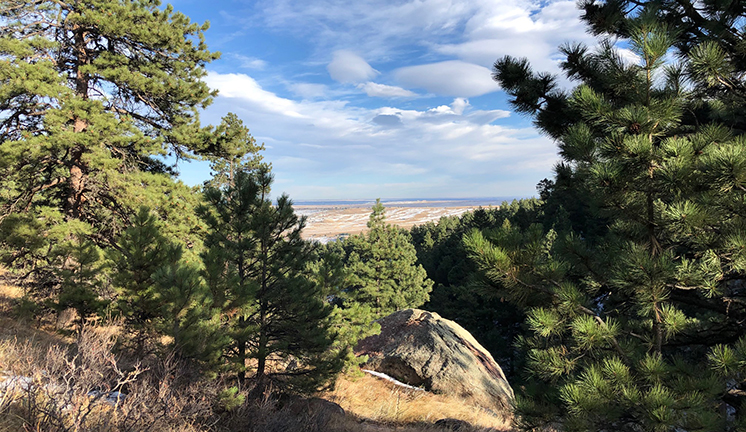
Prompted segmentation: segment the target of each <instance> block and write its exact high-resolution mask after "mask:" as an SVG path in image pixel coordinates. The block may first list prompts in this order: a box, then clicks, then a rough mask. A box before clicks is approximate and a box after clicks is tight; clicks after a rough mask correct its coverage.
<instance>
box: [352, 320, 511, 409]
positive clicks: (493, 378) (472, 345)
mask: <svg viewBox="0 0 746 432" xmlns="http://www.w3.org/2000/svg"><path fill="white" fill-rule="evenodd" d="M378 322H379V324H380V325H381V333H380V334H378V335H375V336H370V337H368V338H365V339H363V340H362V341H360V343H359V344H358V346H357V348H356V350H355V353H356V354H357V355H359V356H362V355H367V356H368V362H367V363H366V364H365V366H364V367H365V368H366V369H371V370H375V371H378V372H382V373H385V374H387V375H389V376H391V377H393V378H395V379H397V380H399V381H402V382H404V383H406V384H409V385H413V386H418V387H422V388H424V389H425V390H428V391H431V392H434V393H441V394H446V395H452V396H458V397H461V398H462V399H465V400H466V401H470V402H472V403H474V404H476V405H479V406H481V407H483V408H485V409H488V410H490V411H493V412H495V413H496V414H500V415H505V416H507V415H509V411H510V405H511V402H512V400H513V389H512V388H511V387H510V384H508V381H507V380H506V379H505V375H504V374H503V371H502V369H501V368H500V365H498V364H497V363H496V362H495V360H494V359H493V358H492V355H491V354H490V353H489V352H488V351H487V350H485V349H484V348H483V347H482V346H481V345H480V344H479V342H477V341H476V340H475V339H474V337H473V336H472V335H471V334H470V333H469V332H467V331H466V330H464V328H463V327H461V326H460V325H458V324H456V323H455V322H453V321H450V320H447V319H444V318H441V317H440V316H439V315H438V314H436V313H433V312H427V311H423V310H419V309H406V310H402V311H398V312H395V313H393V314H391V315H389V316H387V317H385V318H382V319H380V320H379V321H378Z"/></svg>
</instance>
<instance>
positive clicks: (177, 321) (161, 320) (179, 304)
mask: <svg viewBox="0 0 746 432" xmlns="http://www.w3.org/2000/svg"><path fill="white" fill-rule="evenodd" d="M161 231H162V225H161V224H160V223H159V221H158V219H157V217H156V216H155V215H154V214H153V212H151V211H150V209H149V208H147V207H141V208H140V210H139V211H138V213H137V214H136V215H135V216H134V217H133V219H132V226H130V227H129V228H127V229H126V230H125V231H124V232H123V233H122V235H121V236H120V237H119V240H118V242H117V248H116V249H113V250H111V251H110V253H109V259H110V261H111V262H112V270H113V271H112V284H113V286H114V290H115V292H116V299H115V301H114V304H113V308H112V309H113V311H114V312H115V313H116V314H117V315H119V316H121V317H122V318H123V319H124V323H125V324H126V328H127V329H128V330H129V331H132V332H133V333H134V342H135V349H136V352H138V353H139V354H142V353H143V351H144V348H145V344H146V342H147V340H148V339H150V340H151V342H152V341H153V340H154V339H155V337H156V336H158V335H162V334H165V335H168V336H171V337H173V338H174V345H175V346H176V347H177V348H178V349H179V350H180V351H181V353H182V354H184V355H187V356H194V357H203V356H207V357H211V356H212V355H213V354H214V351H215V349H216V348H211V349H207V348H205V349H202V350H198V349H197V348H196V346H197V345H196V344H195V342H196V341H193V340H190V338H188V337H187V336H188V335H189V334H190V333H194V332H203V333H204V332H206V331H207V328H208V327H209V324H210V320H211V319H212V315H213V314H212V313H211V311H210V310H209V308H207V309H205V308H202V307H201V303H203V302H204V299H205V297H206V294H207V292H206V287H205V286H204V284H203V281H202V279H201V276H200V274H199V267H197V263H196V262H195V261H192V262H191V263H190V262H188V259H185V258H184V257H183V252H182V251H183V249H182V247H181V246H180V245H178V244H176V243H175V242H173V241H171V240H169V239H168V238H166V237H165V236H164V235H163V233H162V232H161ZM187 316H189V319H186V317H187ZM197 318H198V319H197ZM201 321H204V324H201V323H200V322H201ZM197 327H201V329H200V330H198V329H197ZM217 340H219V338H218V339H217ZM217 340H216V339H215V337H214V335H213V337H209V338H206V339H204V342H205V343H207V344H208V345H210V344H213V343H215V342H216V341H217ZM185 345H189V346H190V347H191V348H185ZM202 351H210V352H205V353H203V352H202Z"/></svg>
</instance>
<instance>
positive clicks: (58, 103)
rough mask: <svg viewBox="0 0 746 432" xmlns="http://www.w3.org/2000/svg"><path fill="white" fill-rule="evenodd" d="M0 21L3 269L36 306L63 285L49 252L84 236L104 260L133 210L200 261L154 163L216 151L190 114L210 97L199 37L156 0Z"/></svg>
mask: <svg viewBox="0 0 746 432" xmlns="http://www.w3.org/2000/svg"><path fill="white" fill-rule="evenodd" d="M0 17H2V22H3V24H2V27H0V54H1V55H2V58H3V59H4V60H3V62H2V64H0V82H2V83H3V85H2V90H0V105H2V106H3V110H2V113H1V114H0V191H2V192H1V193H0V232H2V236H0V249H2V252H0V254H1V255H2V260H3V262H4V263H5V264H6V265H9V266H11V268H12V269H14V270H16V271H21V272H22V276H24V277H25V278H26V279H27V280H31V279H33V280H34V283H35V285H36V287H37V288H38V291H40V292H37V293H34V294H35V295H37V296H38V297H41V298H44V297H46V296H47V295H49V294H50V293H53V292H54V289H55V287H56V286H58V285H59V284H60V283H61V280H60V279H58V276H59V275H60V273H59V272H60V267H59V265H60V264H61V263H60V262H59V261H55V256H54V253H53V252H54V249H55V248H56V247H57V246H56V245H58V244H60V243H61V242H65V241H68V240H69V238H68V236H69V233H71V232H85V234H83V235H84V236H85V237H86V239H87V240H89V241H92V242H93V243H95V244H96V245H97V246H98V247H101V248H107V247H111V246H112V245H113V244H114V243H115V242H116V239H117V237H118V235H119V234H120V233H121V232H122V230H123V229H124V228H125V227H126V226H127V225H128V223H129V218H130V217H131V216H132V215H133V213H135V212H136V209H137V208H138V207H140V206H141V205H147V206H149V207H151V208H153V209H158V212H159V213H160V215H159V216H160V217H161V218H162V219H163V220H166V221H168V223H167V225H166V226H165V227H164V231H168V232H169V235H170V237H172V238H174V239H176V240H177V241H178V242H180V243H182V244H184V245H187V246H195V247H197V248H198V247H199V240H198V239H197V237H196V234H197V232H198V231H199V229H198V228H197V225H196V218H194V217H193V216H192V220H191V221H189V220H188V218H189V214H191V213H192V212H191V208H193V207H194V205H195V200H196V199H197V198H196V196H195V194H194V192H193V191H192V190H191V189H190V188H187V187H186V186H184V185H183V184H181V183H179V182H175V181H174V179H173V175H174V174H175V171H174V170H173V168H172V167H169V166H167V165H165V164H164V163H163V162H162V161H161V158H162V157H163V156H167V155H172V156H176V157H178V158H189V157H194V156H195V155H202V154H209V153H210V152H219V151H220V150H221V149H220V148H219V144H220V143H218V144H215V143H213V142H212V141H216V140H211V138H210V136H211V133H212V131H211V130H210V129H202V128H201V127H200V125H199V121H198V115H197V113H198V110H199V109H201V108H204V107H205V106H207V105H208V104H209V103H210V101H211V99H212V97H213V96H214V95H215V92H213V91H211V90H210V89H209V88H208V87H207V85H206V84H205V83H204V82H203V81H202V78H203V77H204V76H205V74H206V71H205V69H204V67H205V65H206V64H207V63H208V62H210V61H212V60H214V59H216V58H217V57H218V55H217V54H215V53H211V52H209V51H208V50H207V47H206V46H205V44H204V41H203V32H204V31H205V30H206V29H207V25H197V24H194V23H191V22H190V21H189V19H188V18H187V17H185V16H184V15H182V14H180V13H176V12H174V11H173V8H172V7H170V6H168V7H165V8H161V7H160V2H159V1H156V0H148V1H131V0H126V1H114V0H86V1H46V0H44V1H35V2H26V1H17V0H7V1H3V2H1V3H0ZM217 141H219V140H217ZM179 205H181V206H183V207H185V208H186V209H187V211H180V210H177V207H178V206H179ZM182 210H183V209H182ZM80 222H82V223H84V224H85V225H87V227H88V228H81V227H80V226H79V223H80ZM75 295H76V296H79V295H82V293H77V294H75Z"/></svg>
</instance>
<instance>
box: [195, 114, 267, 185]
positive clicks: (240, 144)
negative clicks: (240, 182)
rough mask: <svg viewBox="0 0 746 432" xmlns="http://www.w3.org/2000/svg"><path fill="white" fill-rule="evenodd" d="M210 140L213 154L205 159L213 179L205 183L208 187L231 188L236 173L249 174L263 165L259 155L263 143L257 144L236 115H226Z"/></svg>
mask: <svg viewBox="0 0 746 432" xmlns="http://www.w3.org/2000/svg"><path fill="white" fill-rule="evenodd" d="M211 138H212V139H213V140H214V142H213V143H211V147H212V148H214V149H216V151H215V152H214V153H213V154H212V155H210V156H208V160H209V161H210V170H211V171H212V178H211V179H210V180H209V181H208V183H209V185H210V186H212V187H215V188H219V187H220V186H221V185H225V184H231V185H232V184H233V181H234V180H233V178H234V176H235V175H236V173H237V172H239V171H251V170H254V169H257V168H259V166H260V165H263V162H262V156H261V155H260V154H259V152H260V151H263V150H264V144H260V145H257V144H256V140H255V139H254V137H252V136H251V135H250V134H249V128H247V127H246V126H244V124H243V121H241V119H239V118H238V116H237V115H235V114H233V113H228V114H227V115H226V116H225V117H223V120H222V122H221V123H220V125H219V126H218V127H217V128H216V129H215V132H214V133H213V134H212V137H211ZM267 167H268V168H271V166H269V165H267Z"/></svg>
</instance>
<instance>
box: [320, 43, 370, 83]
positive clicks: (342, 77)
mask: <svg viewBox="0 0 746 432" xmlns="http://www.w3.org/2000/svg"><path fill="white" fill-rule="evenodd" d="M326 69H327V70H328V71H329V75H330V76H331V77H332V79H333V80H335V81H339V82H341V83H353V84H355V83H359V82H363V81H368V80H370V79H372V78H374V77H375V76H376V75H378V71H376V70H375V69H373V68H372V67H371V66H370V65H369V64H368V62H366V61H365V60H364V59H363V58H362V57H360V56H359V55H357V54H355V53H353V52H352V51H347V50H339V51H335V52H334V55H333V57H332V61H331V62H330V63H329V65H328V66H327V67H326Z"/></svg>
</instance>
